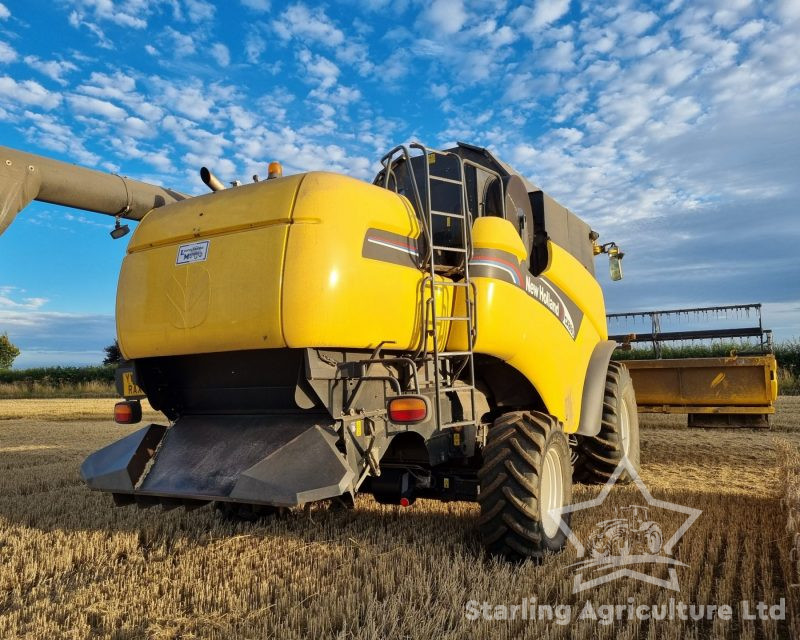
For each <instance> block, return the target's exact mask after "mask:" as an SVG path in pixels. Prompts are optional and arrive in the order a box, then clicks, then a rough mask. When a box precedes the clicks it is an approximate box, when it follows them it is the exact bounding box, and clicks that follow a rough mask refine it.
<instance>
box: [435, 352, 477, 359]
mask: <svg viewBox="0 0 800 640" xmlns="http://www.w3.org/2000/svg"><path fill="white" fill-rule="evenodd" d="M472 353H473V352H472V351H440V352H439V353H438V354H436V355H437V356H438V357H439V358H450V357H455V356H471V355H472Z"/></svg>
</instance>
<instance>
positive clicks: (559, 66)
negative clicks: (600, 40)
mask: <svg viewBox="0 0 800 640" xmlns="http://www.w3.org/2000/svg"><path fill="white" fill-rule="evenodd" d="M574 55H575V47H574V45H573V44H572V42H567V41H561V42H557V43H556V45H555V46H554V47H552V48H551V49H546V50H544V51H543V52H542V53H541V55H540V58H539V61H540V62H541V64H542V66H544V67H545V68H546V69H552V70H553V71H569V70H570V69H572V68H573V67H574V66H575V63H574V62H573V59H572V58H573V56H574Z"/></svg>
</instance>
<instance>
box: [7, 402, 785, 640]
mask: <svg viewBox="0 0 800 640" xmlns="http://www.w3.org/2000/svg"><path fill="white" fill-rule="evenodd" d="M113 402H114V401H113V400H85V401H69V400H63V401H50V402H43V401H41V400H33V401H18V400H3V401H0V638H18V637H19V638H28V637H30V638H95V637H97V638H140V637H152V638H195V637H198V638H259V639H260V638H281V639H283V638H328V637H336V638H414V639H416V638H467V637H469V638H487V639H488V638H586V639H587V640H588V639H590V638H621V639H625V638H629V639H632V638H652V639H661V638H674V639H676V640H677V639H682V638H796V637H800V617H798V612H800V609H799V608H798V607H800V598H798V595H797V591H798V587H793V586H792V585H794V584H795V583H796V582H798V578H797V574H796V572H795V564H794V562H795V560H796V558H795V556H794V555H793V554H792V548H793V545H794V542H795V541H794V537H793V534H792V533H791V532H790V531H787V510H786V508H785V505H784V504H783V503H782V498H783V486H782V482H781V480H780V478H781V477H782V476H781V468H780V464H779V452H780V451H782V450H784V449H785V447H786V446H787V443H788V444H789V445H790V446H791V447H794V448H795V449H796V448H797V447H798V446H799V445H800V398H781V399H780V400H779V413H778V415H777V416H776V418H775V420H774V429H773V430H772V431H769V432H764V431H749V430H742V431H733V430H714V431H697V430H692V431H689V430H687V429H686V428H685V426H684V424H685V422H682V420H683V421H685V418H683V419H681V418H659V417H655V418H650V417H648V418H646V419H645V421H644V428H643V431H642V461H643V467H642V479H643V481H644V483H645V484H646V485H647V488H648V489H649V490H650V492H651V493H652V496H653V498H655V499H659V500H666V501H670V502H674V503H677V504H680V505H685V506H688V507H693V508H696V509H700V510H702V514H701V515H700V517H699V518H698V519H697V521H696V522H695V523H694V524H693V525H692V526H691V527H690V528H689V529H688V531H687V532H686V534H685V535H684V536H683V537H682V538H681V540H680V542H679V543H678V545H677V547H676V550H675V554H674V555H675V557H676V558H677V559H678V560H680V561H681V562H682V563H684V565H679V566H677V567H676V574H677V578H678V581H679V591H670V590H669V589H664V588H661V587H657V586H654V585H651V584H646V583H644V582H641V581H637V580H634V579H632V578H621V579H619V580H616V581H614V582H611V583H609V584H606V585H602V586H598V587H595V588H592V589H589V590H586V591H583V592H579V593H577V594H573V593H572V589H573V580H574V577H575V571H574V567H571V566H570V565H571V564H573V563H575V562H576V561H577V560H578V559H579V558H578V557H577V554H576V551H575V549H574V548H573V547H571V546H570V547H568V548H567V549H566V550H565V552H564V553H562V554H559V555H555V556H551V557H548V558H546V559H545V561H544V562H543V563H542V564H541V565H538V566H537V565H535V564H533V563H526V564H525V565H522V566H516V567H515V566H509V565H506V564H503V563H500V562H496V561H493V560H489V559H487V558H485V557H484V556H483V555H482V552H481V550H480V542H479V540H478V538H477V536H476V534H475V520H476V517H477V511H478V510H477V507H476V506H474V505H471V504H463V503H452V504H442V503H438V502H432V501H418V502H417V503H416V504H415V505H414V506H412V507H411V508H407V509H401V508H399V507H398V508H395V507H381V506H379V505H377V504H375V503H374V502H373V501H372V500H371V499H370V498H369V497H360V498H359V499H358V501H357V504H356V508H355V509H354V510H352V511H342V510H335V509H329V508H328V507H327V506H326V505H314V506H312V507H311V508H310V509H308V510H305V511H302V510H300V511H296V512H292V513H290V514H288V515H287V516H285V517H282V518H280V519H276V520H271V521H265V522H260V523H257V524H242V523H237V524H232V523H230V522H227V521H225V520H223V519H221V518H220V517H219V516H218V515H217V514H216V513H215V512H214V510H213V509H212V508H211V507H204V508H202V509H199V510H196V511H193V512H190V513H187V512H185V511H184V510H182V509H178V510H174V511H170V512H164V511H162V510H161V509H160V508H154V509H151V510H144V511H143V510H137V509H136V508H135V507H125V508H114V507H113V506H112V501H111V498H110V496H107V495H103V494H98V493H93V492H90V491H88V490H87V489H86V488H85V487H84V486H83V484H82V483H81V482H80V479H79V476H78V467H79V465H80V462H81V461H82V459H83V458H84V457H85V455H86V454H88V453H89V452H91V451H93V450H95V449H97V448H99V447H100V446H102V445H104V444H106V443H108V442H111V441H112V440H115V439H117V438H119V437H121V436H122V435H124V434H125V433H127V432H128V431H129V430H131V429H124V428H121V427H119V426H117V425H114V424H113V423H112V422H110V421H108V420H106V419H103V416H104V415H108V413H110V411H111V407H112V406H113ZM150 415H151V416H155V414H150ZM147 419H148V416H147V415H146V416H145V420H147ZM600 489H601V488H600V487H595V486H583V485H579V486H577V487H576V488H575V491H574V496H573V500H574V502H581V501H585V500H589V499H591V498H594V497H596V496H598V495H599V493H600ZM644 500H645V499H644V497H643V496H642V495H641V494H640V493H639V491H638V489H637V488H636V487H635V486H619V485H618V486H617V487H615V488H614V489H613V490H612V491H611V493H610V494H609V497H608V498H607V499H606V500H605V501H604V502H603V503H602V504H601V505H599V506H597V507H594V508H592V509H587V510H584V511H580V512H577V513H576V514H575V516H574V518H573V522H572V525H573V529H574V530H575V533H576V535H577V537H578V538H579V539H581V540H583V541H585V540H586V539H588V537H589V535H590V533H591V531H592V530H593V528H594V527H595V525H596V524H597V523H598V522H599V521H602V520H606V519H609V518H612V517H614V507H615V506H626V505H629V504H643V503H644ZM651 516H652V517H653V519H654V520H657V521H658V522H659V524H660V525H661V527H662V528H663V530H664V532H665V536H666V535H669V534H670V532H672V531H674V530H675V529H677V527H679V526H680V524H681V523H682V522H683V520H684V519H685V516H684V515H682V514H680V513H676V512H672V511H668V510H664V509H655V508H653V509H651ZM641 570H642V571H647V572H650V573H651V574H652V575H654V576H655V577H657V578H662V579H664V578H666V577H667V576H668V574H667V566H666V565H661V566H658V567H655V568H653V567H648V568H641ZM523 598H528V599H529V602H530V600H532V599H533V598H536V600H537V603H539V604H541V603H549V604H553V605H555V604H561V605H564V606H566V605H569V606H570V607H571V608H572V610H571V616H572V622H571V623H570V624H559V623H558V621H557V620H552V621H547V620H537V621H532V620H520V619H517V620H514V621H497V620H491V621H490V620H483V619H479V620H476V621H471V620H469V619H468V618H467V616H466V615H465V613H466V610H465V605H466V603H467V602H468V601H470V600H474V601H477V602H478V603H481V602H484V601H485V602H488V603H491V604H507V605H513V604H518V603H521V602H522V601H523ZM781 598H783V599H784V602H785V619H784V620H765V621H761V620H745V619H744V618H743V616H742V615H741V610H740V609H739V607H740V602H741V601H743V600H746V601H748V602H749V603H751V608H750V610H751V611H755V603H757V602H759V601H763V602H766V603H768V604H771V605H774V604H778V603H779V602H780V600H781ZM670 599H673V600H674V601H676V602H678V601H680V602H684V603H687V604H689V603H691V604H715V605H722V604H728V605H731V606H732V607H733V610H734V614H733V616H732V617H733V619H732V620H731V621H729V622H725V621H722V620H716V621H707V620H702V621H692V620H688V621H680V620H678V621H674V620H673V621H663V622H662V621H653V620H639V619H637V618H636V617H635V616H634V618H633V619H624V618H625V616H624V615H623V619H622V620H620V621H615V622H614V623H613V624H610V625H605V624H602V623H601V622H602V620H591V619H585V620H578V619H577V618H578V616H579V613H580V612H581V611H583V610H584V607H585V606H586V605H585V603H586V602H587V601H588V602H590V603H591V604H592V607H593V609H594V610H595V611H598V610H599V607H600V606H601V605H604V604H620V605H629V604H633V605H647V606H648V607H651V606H653V605H659V604H666V603H668V602H669V600H670ZM564 611H565V609H563V608H562V610H561V612H562V614H563V613H564Z"/></svg>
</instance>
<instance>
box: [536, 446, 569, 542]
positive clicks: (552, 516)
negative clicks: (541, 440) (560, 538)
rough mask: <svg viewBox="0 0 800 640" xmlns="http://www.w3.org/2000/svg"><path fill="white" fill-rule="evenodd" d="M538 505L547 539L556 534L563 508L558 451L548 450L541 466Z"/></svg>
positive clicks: (562, 484)
mask: <svg viewBox="0 0 800 640" xmlns="http://www.w3.org/2000/svg"><path fill="white" fill-rule="evenodd" d="M540 492H541V493H540V496H539V505H540V516H541V521H542V528H543V529H544V533H545V535H546V536H547V537H548V538H552V537H553V536H555V535H556V533H558V525H559V522H560V521H561V511H560V509H561V507H562V506H564V476H563V474H562V473H561V460H560V458H559V455H558V451H556V450H555V449H554V448H550V449H549V450H548V451H547V454H545V457H544V464H543V465H542V484H541V489H540Z"/></svg>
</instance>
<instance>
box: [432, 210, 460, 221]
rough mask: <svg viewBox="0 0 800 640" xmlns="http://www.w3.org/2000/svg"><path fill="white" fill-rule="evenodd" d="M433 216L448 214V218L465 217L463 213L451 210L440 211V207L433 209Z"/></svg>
mask: <svg viewBox="0 0 800 640" xmlns="http://www.w3.org/2000/svg"><path fill="white" fill-rule="evenodd" d="M431 215H432V216H446V217H448V218H457V219H458V220H463V219H464V214H463V213H451V212H449V211H439V210H438V209H431Z"/></svg>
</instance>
